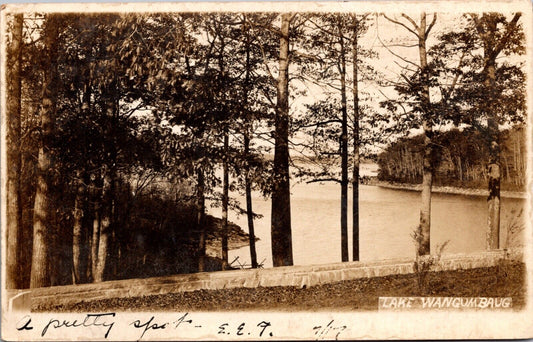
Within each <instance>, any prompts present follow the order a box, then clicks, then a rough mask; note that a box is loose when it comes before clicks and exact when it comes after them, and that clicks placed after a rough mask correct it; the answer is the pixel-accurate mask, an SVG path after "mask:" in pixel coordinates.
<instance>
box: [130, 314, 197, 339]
mask: <svg viewBox="0 0 533 342" xmlns="http://www.w3.org/2000/svg"><path fill="white" fill-rule="evenodd" d="M188 315H189V313H185V314H184V315H183V316H181V317H180V318H179V319H178V320H176V321H174V322H172V325H173V326H174V328H175V329H177V328H178V327H179V326H180V325H181V324H183V323H187V324H192V319H186V318H187V316H188ZM170 323H171V322H164V323H157V322H155V316H152V317H150V319H149V320H148V321H146V322H144V323H143V322H141V320H139V319H138V320H135V321H133V322H131V323H130V325H133V326H134V327H135V328H137V329H142V333H141V336H140V337H139V340H140V339H141V338H143V336H144V334H145V333H146V332H147V331H149V330H164V329H166V328H167V327H168V326H170ZM197 327H198V328H201V326H197Z"/></svg>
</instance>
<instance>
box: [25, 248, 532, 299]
mask: <svg viewBox="0 0 533 342" xmlns="http://www.w3.org/2000/svg"><path fill="white" fill-rule="evenodd" d="M503 258H507V259H513V260H522V253H521V252H517V251H515V252H511V253H510V252H508V251H501V250H499V251H491V252H480V253H471V254H454V255H443V256H442V258H441V259H440V261H439V263H438V264H437V265H435V266H434V268H433V270H435V271H446V270H457V269H470V268H480V267H491V266H495V265H497V264H498V262H499V261H500V260H501V259H503ZM413 266H414V260H412V259H397V260H383V261H373V262H346V263H334V264H327V265H313V266H291V267H277V268H269V269H246V270H235V271H224V272H209V273H196V274H183V275H174V276H168V277H157V278H146V279H129V280H117V281H107V282H103V283H99V284H82V285H69V286H54V287H47V288H39V289H34V290H32V291H31V294H30V295H31V305H32V307H38V306H40V305H41V304H45V303H46V304H50V303H57V304H70V303H76V302H81V301H85V302H87V301H93V300H98V299H106V298H123V297H141V296H147V295H158V294H168V293H175V292H186V291H195V290H202V289H207V290H215V289H228V288H238V287H252V288H253V287H259V286H263V287H270V286H297V287H304V286H315V285H319V284H326V283H332V282H337V281H342V280H352V279H359V278H371V277H382V276H387V275H392V274H409V273H413V272H414V267H413Z"/></svg>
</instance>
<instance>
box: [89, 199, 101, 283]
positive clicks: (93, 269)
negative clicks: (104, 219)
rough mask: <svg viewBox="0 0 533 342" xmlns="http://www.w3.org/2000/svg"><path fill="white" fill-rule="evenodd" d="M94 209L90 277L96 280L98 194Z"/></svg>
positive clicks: (98, 236)
mask: <svg viewBox="0 0 533 342" xmlns="http://www.w3.org/2000/svg"><path fill="white" fill-rule="evenodd" d="M93 201H94V207H93V208H94V211H93V229H92V237H91V253H90V259H91V260H90V262H89V265H90V266H89V270H90V277H88V278H90V279H91V280H92V281H94V275H95V274H96V265H97V263H98V241H99V240H100V201H99V199H98V197H97V196H94V197H93Z"/></svg>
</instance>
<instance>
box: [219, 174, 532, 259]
mask: <svg viewBox="0 0 533 342" xmlns="http://www.w3.org/2000/svg"><path fill="white" fill-rule="evenodd" d="M291 193H292V197H291V214H292V234H293V237H292V238H293V255H294V264H295V265H310V264H323V263H331V262H340V261H341V250H340V241H341V236H340V186H339V185H338V184H335V183H326V184H319V183H311V184H297V185H294V186H293V187H292V188H291ZM233 196H235V197H234V198H236V199H237V200H239V201H241V203H242V204H243V206H244V204H245V202H244V197H243V196H238V195H235V194H233ZM349 198H351V194H350V195H349ZM253 200H254V203H253V205H254V211H255V212H256V213H258V214H262V215H263V218H261V219H257V220H255V232H256V235H257V236H258V237H259V239H260V241H258V242H257V245H256V248H257V258H258V261H259V262H261V261H263V260H264V266H265V267H271V266H272V256H271V251H270V209H271V208H270V206H271V203H270V200H265V199H263V198H262V197H261V196H259V194H255V196H254V199H253ZM524 203H525V201H524V200H522V199H508V198H504V199H502V213H501V218H502V224H501V231H502V232H501V236H500V239H501V240H500V241H501V244H502V247H505V243H506V239H507V227H508V226H509V225H510V224H511V222H512V220H513V218H514V217H516V215H518V213H519V212H520V208H522V206H523V205H524ZM351 208H352V203H351V201H350V202H349V207H348V214H349V226H348V230H349V231H348V235H349V250H350V258H351V248H352V247H351V246H352V240H351V238H352V235H351V234H352V225H351ZM218 210H220V209H218ZM419 210H420V193H419V192H415V191H405V190H393V189H386V188H380V187H377V186H366V185H361V186H360V188H359V215H360V219H359V220H360V228H359V231H360V233H359V234H360V259H361V260H362V261H369V260H380V259H391V258H402V257H414V255H415V246H414V243H413V240H412V238H411V234H412V232H413V231H414V229H415V227H416V226H417V224H418V219H419ZM211 212H212V214H214V215H219V214H220V213H218V212H217V211H216V210H212V211H211ZM523 216H524V215H523V214H522V217H523ZM229 219H230V221H232V222H235V223H236V224H238V225H240V226H241V227H242V228H243V229H244V230H245V231H247V230H248V227H247V221H246V217H245V216H244V215H241V216H239V217H237V216H236V214H235V213H231V214H230V217H229ZM486 222H487V204H486V198H485V197H482V196H465V195H450V194H433V196H432V216H431V249H432V250H435V248H436V247H437V246H438V245H441V244H443V243H444V242H445V241H448V240H449V243H448V245H447V246H446V248H445V250H444V253H464V252H472V251H481V250H483V249H484V248H485V229H486V228H485V227H486ZM516 242H517V241H515V243H516ZM518 243H519V241H518ZM249 255H250V251H249V247H243V248H240V249H237V250H233V251H230V254H229V258H230V261H232V260H233V259H234V258H235V257H237V256H238V257H239V260H240V261H241V263H242V262H246V263H248V264H249V263H250V257H249Z"/></svg>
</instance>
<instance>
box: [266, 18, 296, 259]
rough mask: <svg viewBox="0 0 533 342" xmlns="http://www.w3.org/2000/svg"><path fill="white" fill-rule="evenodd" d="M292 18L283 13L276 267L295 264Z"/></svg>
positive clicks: (276, 151)
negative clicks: (291, 153)
mask: <svg viewBox="0 0 533 342" xmlns="http://www.w3.org/2000/svg"><path fill="white" fill-rule="evenodd" d="M291 17H292V15H291V14H290V13H283V14H282V15H281V30H280V44H279V76H278V84H277V105H276V119H275V133H274V138H275V149H274V182H273V189H272V223H271V224H272V226H271V229H272V261H273V265H274V267H277V266H290V265H292V264H293V260H292V233H291V198H290V187H289V186H290V185H289V26H290V21H291Z"/></svg>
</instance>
